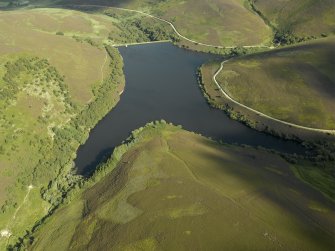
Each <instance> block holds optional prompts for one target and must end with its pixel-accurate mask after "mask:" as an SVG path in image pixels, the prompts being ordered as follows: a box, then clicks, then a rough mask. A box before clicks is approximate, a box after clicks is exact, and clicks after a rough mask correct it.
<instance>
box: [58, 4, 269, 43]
mask: <svg viewBox="0 0 335 251" xmlns="http://www.w3.org/2000/svg"><path fill="white" fill-rule="evenodd" d="M71 6H74V7H93V8H112V9H116V10H121V11H127V12H133V13H138V14H141V15H143V16H147V17H151V18H153V19H156V20H159V21H161V22H164V23H167V24H169V25H170V26H171V28H172V29H173V31H174V32H175V33H176V34H177V35H178V36H179V37H180V38H182V39H184V40H186V41H189V42H191V43H195V44H197V45H202V46H206V47H212V48H219V49H234V48H236V47H237V46H222V45H213V44H206V43H202V42H199V41H195V40H193V39H190V38H188V37H185V36H184V35H182V34H181V33H180V32H179V31H178V30H177V28H176V27H175V25H174V24H173V23H171V22H170V21H168V20H165V19H163V18H160V17H156V16H154V15H151V14H148V13H146V12H143V11H140V10H132V9H127V8H119V7H113V6H107V5H95V4H82V5H81V4H80V5H73V4H72V5H55V6H54V7H71ZM240 47H242V48H268V49H273V48H274V47H272V46H266V45H244V46H240Z"/></svg>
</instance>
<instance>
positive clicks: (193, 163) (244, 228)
mask: <svg viewBox="0 0 335 251" xmlns="http://www.w3.org/2000/svg"><path fill="white" fill-rule="evenodd" d="M134 142H135V143H132V146H131V147H128V149H129V150H128V151H126V153H125V154H124V155H123V156H122V158H121V159H120V161H119V162H118V164H117V165H116V167H115V168H114V169H113V171H112V172H111V173H109V174H107V175H106V176H105V177H104V178H101V179H100V181H98V182H97V183H95V184H94V183H93V185H91V187H90V188H88V189H86V190H84V191H83V192H81V193H79V194H78V195H77V197H75V198H74V199H73V201H72V202H71V203H70V204H69V205H67V206H64V207H62V208H61V209H59V210H58V211H57V212H56V213H55V214H54V215H53V216H52V217H51V218H49V219H48V221H47V222H46V223H45V224H44V225H42V226H41V227H40V228H39V230H38V231H37V233H35V234H34V235H33V237H32V238H33V239H34V242H33V245H32V246H30V249H31V250H45V249H48V250H60V249H61V250H67V249H71V250H86V249H88V250H102V249H111V250H190V249H192V250H194V249H197V250H222V249H227V250H331V249H332V247H333V246H334V244H335V243H334V240H333V238H332V237H333V235H334V234H335V233H334V226H335V214H334V204H333V203H332V202H330V201H328V200H327V199H325V198H324V197H323V196H322V195H321V194H320V193H319V192H317V191H316V190H313V189H312V188H311V187H310V186H308V185H306V184H305V183H303V182H301V181H299V180H298V179H297V178H296V177H295V176H294V174H293V172H292V171H291V167H290V165H289V164H288V163H287V162H285V161H284V160H283V159H281V158H280V157H278V156H276V155H274V154H270V153H266V152H263V151H259V150H255V149H249V148H241V147H232V146H225V145H219V144H217V143H215V142H213V141H211V140H208V139H206V138H203V137H201V136H198V135H195V134H193V133H190V132H186V131H182V130H180V129H178V128H176V127H171V126H166V125H159V126H157V125H156V126H155V125H154V126H153V125H151V126H147V127H146V128H145V129H142V130H138V132H137V133H136V136H135V141H134ZM117 152H119V151H117ZM115 163H116V162H115V161H110V162H107V164H106V165H105V166H104V169H102V170H108V169H112V168H113V166H114V165H115ZM98 180H99V179H98ZM91 183H92V182H91ZM333 192H334V191H333Z"/></svg>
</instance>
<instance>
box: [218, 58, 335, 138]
mask: <svg viewBox="0 0 335 251" xmlns="http://www.w3.org/2000/svg"><path fill="white" fill-rule="evenodd" d="M228 61H229V60H225V61H223V62H222V63H221V66H220V68H219V69H218V70H217V72H216V73H215V75H214V76H213V81H214V82H215V84H216V86H217V87H218V88H219V90H220V91H221V93H222V94H223V95H224V96H225V97H226V98H227V99H228V100H230V101H231V102H233V103H234V104H236V105H238V106H241V107H243V108H245V109H248V110H249V111H252V112H254V113H256V114H257V115H259V116H261V117H264V118H267V119H270V120H272V121H276V122H279V123H281V124H285V125H288V126H292V127H295V128H299V129H304V130H308V131H314V132H321V133H327V134H332V135H335V130H325V129H318V128H312V127H307V126H301V125H296V124H293V123H290V122H286V121H283V120H280V119H276V118H273V117H271V116H269V115H266V114H264V113H262V112H260V111H257V110H255V109H252V108H251V107H249V106H246V105H244V104H241V103H240V102H238V101H236V100H234V99H233V98H232V97H230V96H229V95H228V94H227V93H226V92H225V91H224V90H223V89H222V87H221V86H220V85H219V83H218V81H217V79H216V77H217V76H218V75H219V73H220V72H221V71H222V69H223V65H224V64H225V63H227V62H228Z"/></svg>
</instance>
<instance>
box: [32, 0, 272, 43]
mask: <svg viewBox="0 0 335 251" xmlns="http://www.w3.org/2000/svg"><path fill="white" fill-rule="evenodd" d="M31 4H37V5H42V6H43V5H44V6H50V5H52V4H56V5H58V6H60V5H64V6H66V5H107V6H113V7H123V8H130V9H137V10H143V11H146V12H147V13H152V14H154V15H156V16H159V17H162V18H164V19H166V20H169V21H171V22H172V23H173V24H175V26H176V27H177V29H178V30H179V31H180V32H181V34H183V35H184V36H186V37H188V38H190V39H193V40H196V41H199V42H202V43H208V44H213V45H224V46H241V45H259V44H266V43H269V42H271V40H272V31H271V29H270V28H269V27H267V25H266V24H265V23H264V21H263V20H262V19H261V18H260V17H259V16H257V15H255V13H253V12H252V11H251V10H249V9H248V8H247V7H246V6H247V5H245V3H244V1H243V0H206V1H199V0H188V1H182V0H165V1H151V0H144V1H143V0H126V1H124V0H99V1H96V0H85V1H82V0H66V1H63V0H54V1H41V0H38V1H31ZM181 43H182V44H185V45H187V46H190V47H192V46H194V45H193V44H192V43H189V42H186V41H181Z"/></svg>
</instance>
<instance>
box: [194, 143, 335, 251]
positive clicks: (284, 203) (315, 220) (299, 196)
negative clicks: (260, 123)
mask: <svg viewBox="0 0 335 251" xmlns="http://www.w3.org/2000/svg"><path fill="white" fill-rule="evenodd" d="M199 143H200V144H208V141H206V140H203V142H202V141H201V140H199ZM216 147H217V146H216ZM220 148H221V150H222V151H223V152H224V151H227V150H228V151H229V152H231V151H233V152H234V155H235V157H236V162H235V161H232V164H233V165H234V168H232V167H231V166H230V167H229V165H224V164H222V171H224V172H226V173H228V174H230V175H233V176H235V177H236V178H238V179H240V180H242V181H243V182H246V183H247V184H248V185H250V186H251V187H253V188H255V190H257V194H259V196H261V198H263V199H265V200H267V201H269V202H271V204H274V205H276V206H277V207H278V208H280V209H282V210H283V211H284V212H285V213H287V214H288V215H290V216H292V217H293V218H294V219H296V220H297V221H298V222H299V226H296V227H297V228H299V231H301V233H302V235H303V236H306V238H308V239H310V240H313V242H314V243H315V244H316V245H317V246H319V247H320V248H322V249H324V250H332V248H333V247H334V246H335V240H334V238H333V237H334V234H335V231H334V229H335V228H334V227H335V215H334V212H335V205H334V203H332V202H331V201H330V200H328V199H327V198H325V197H324V196H323V195H322V194H321V193H320V192H319V191H317V190H314V189H313V188H312V187H310V186H308V185H307V184H305V183H303V182H302V181H300V180H299V179H298V178H296V177H295V176H294V174H293V172H292V171H291V170H290V167H289V165H288V163H287V162H285V161H284V160H281V161H278V160H275V158H277V157H276V156H274V155H273V154H269V153H265V152H263V153H262V152H259V151H257V150H254V149H250V148H249V149H248V148H247V149H245V150H244V149H242V148H235V147H234V148H233V150H231V149H229V148H227V147H226V146H221V147H220ZM195 154H197V155H198V156H201V158H203V159H208V160H210V161H214V162H218V163H227V159H226V158H224V157H221V156H218V155H216V154H210V153H208V152H206V153H204V152H202V151H199V152H197V153H195ZM250 156H252V158H250ZM243 159H244V160H243ZM229 161H231V159H230V160H229ZM242 161H243V164H242V166H241V163H242ZM276 161H277V163H276V165H275V167H274V168H275V169H276V170H275V171H271V170H269V169H267V167H268V166H271V167H273V165H271V164H272V163H274V162H276ZM209 163H210V162H209ZM246 168H247V169H246ZM250 169H251V170H250ZM252 191H253V189H252ZM311 202H316V203H317V204H319V205H322V207H324V208H326V209H327V211H328V212H326V213H324V212H318V211H316V210H312V209H311V208H310V203H311Z"/></svg>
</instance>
